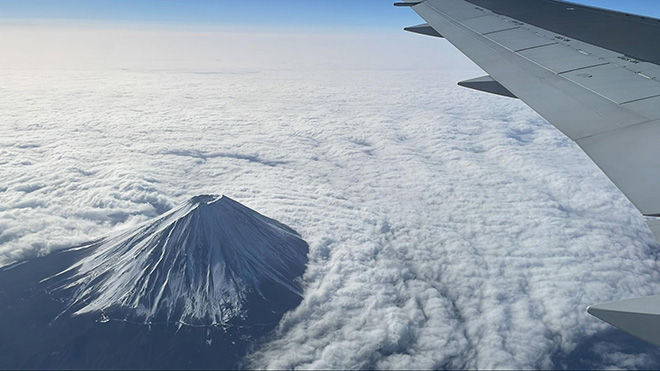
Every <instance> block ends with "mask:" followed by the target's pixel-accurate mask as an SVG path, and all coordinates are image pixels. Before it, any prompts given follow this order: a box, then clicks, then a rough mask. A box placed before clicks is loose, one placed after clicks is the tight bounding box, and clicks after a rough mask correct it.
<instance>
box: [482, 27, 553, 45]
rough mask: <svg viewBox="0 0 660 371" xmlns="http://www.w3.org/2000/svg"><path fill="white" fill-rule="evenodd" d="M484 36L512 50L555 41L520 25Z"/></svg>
mask: <svg viewBox="0 0 660 371" xmlns="http://www.w3.org/2000/svg"><path fill="white" fill-rule="evenodd" d="M486 37H487V38H489V39H491V40H493V41H495V42H496V43H498V44H500V45H502V46H504V47H505V48H507V49H509V50H513V51H518V50H524V49H530V48H538V47H540V46H544V45H551V44H556V43H557V42H556V41H555V40H551V39H548V38H545V37H543V36H541V35H539V34H536V33H534V32H531V31H529V30H526V29H524V28H520V27H518V28H513V29H509V30H503V31H497V32H492V33H489V34H487V35H486Z"/></svg>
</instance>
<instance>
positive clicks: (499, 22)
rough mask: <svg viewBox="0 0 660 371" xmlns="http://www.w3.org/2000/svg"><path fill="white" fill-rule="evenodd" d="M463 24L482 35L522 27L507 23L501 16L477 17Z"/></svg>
mask: <svg viewBox="0 0 660 371" xmlns="http://www.w3.org/2000/svg"><path fill="white" fill-rule="evenodd" d="M463 24H464V25H465V26H467V27H468V28H470V29H472V30H474V31H477V32H478V33H480V34H482V35H483V34H487V33H491V32H497V31H504V30H510V29H513V28H519V27H520V26H519V25H517V24H514V23H511V22H507V21H506V20H504V18H503V17H501V16H497V15H493V14H490V15H484V16H482V17H477V18H470V19H468V20H466V21H463Z"/></svg>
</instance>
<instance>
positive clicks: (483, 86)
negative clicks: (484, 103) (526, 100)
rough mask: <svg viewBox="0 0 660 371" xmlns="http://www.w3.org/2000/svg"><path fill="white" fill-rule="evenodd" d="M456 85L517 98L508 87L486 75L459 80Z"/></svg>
mask: <svg viewBox="0 0 660 371" xmlns="http://www.w3.org/2000/svg"><path fill="white" fill-rule="evenodd" d="M458 85H460V86H463V87H466V88H470V89H475V90H479V91H483V92H486V93H491V94H495V95H501V96H503V97H509V98H518V97H516V96H515V95H514V94H513V93H511V92H510V91H509V89H507V88H505V87H504V86H502V84H500V83H499V82H497V81H496V80H495V79H493V78H492V77H490V76H488V75H486V76H482V77H477V78H476V79H470V80H465V81H461V82H459V83H458Z"/></svg>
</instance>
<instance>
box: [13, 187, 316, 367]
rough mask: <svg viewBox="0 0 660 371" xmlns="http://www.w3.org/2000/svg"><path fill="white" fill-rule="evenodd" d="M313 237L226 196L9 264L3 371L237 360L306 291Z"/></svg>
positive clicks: (212, 363)
mask: <svg viewBox="0 0 660 371" xmlns="http://www.w3.org/2000/svg"><path fill="white" fill-rule="evenodd" d="M307 253H308V245H307V243H306V242H305V241H303V240H302V239H301V238H300V236H299V235H298V234H297V233H296V232H295V231H293V230H292V229H291V228H289V227H287V226H285V225H284V224H282V223H279V222H277V221H275V220H273V219H270V218H267V217H265V216H263V215H261V214H259V213H257V212H256V211H254V210H251V209H249V208H247V207H245V206H243V205H241V204H240V203H238V202H236V201H234V200H232V199H230V198H228V197H226V196H214V195H203V196H197V197H194V198H192V199H190V200H189V201H187V202H185V203H184V204H182V205H180V206H179V207H176V208H174V209H172V210H170V211H169V212H167V213H165V214H163V215H162V216H160V217H158V218H156V219H154V220H151V221H149V222H147V223H144V224H142V225H140V226H137V227H135V228H133V229H131V230H128V231H125V232H123V233H119V234H117V235H115V236H112V237H108V238H104V239H102V240H99V241H95V242H92V243H90V244H87V245H84V246H80V247H75V248H71V249H68V250H64V251H60V252H57V253H53V254H51V255H49V256H46V257H42V258H37V259H33V260H29V261H25V262H20V263H16V264H14V265H11V266H8V267H4V268H2V269H0V348H2V349H4V350H3V352H1V353H0V368H43V367H48V368H53V367H54V368H195V369H200V368H236V367H238V366H240V362H241V358H242V356H243V355H244V354H245V352H246V351H247V350H248V349H249V348H250V347H252V346H254V345H255V344H256V343H257V342H258V341H259V339H261V338H262V337H263V336H265V335H267V334H268V333H269V332H270V331H271V330H272V329H274V328H275V327H276V325H277V323H278V322H279V320H280V319H281V317H282V316H283V315H284V313H286V312H287V311H288V310H291V309H293V308H295V307H296V306H297V305H298V304H299V303H300V301H301V300H302V296H301V295H302V289H301V286H300V282H299V279H300V277H301V276H302V274H303V273H304V271H305V266H306V263H307Z"/></svg>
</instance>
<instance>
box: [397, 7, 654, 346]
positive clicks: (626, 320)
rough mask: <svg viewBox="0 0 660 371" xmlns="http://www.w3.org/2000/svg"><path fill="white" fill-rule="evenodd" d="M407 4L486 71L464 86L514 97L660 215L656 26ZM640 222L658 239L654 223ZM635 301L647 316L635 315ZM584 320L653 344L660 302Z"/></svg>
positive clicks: (631, 304) (646, 210)
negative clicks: (610, 326)
mask: <svg viewBox="0 0 660 371" xmlns="http://www.w3.org/2000/svg"><path fill="white" fill-rule="evenodd" d="M407 3H409V5H410V7H411V8H412V9H413V10H414V11H415V12H416V13H417V14H419V16H420V17H422V18H423V19H424V20H425V21H426V22H427V23H426V24H425V26H430V27H432V28H433V30H435V33H437V34H438V35H442V37H443V38H445V39H447V40H448V41H449V42H450V43H452V44H453V45H454V46H455V47H456V48H458V49H459V50H460V51H461V52H462V53H463V54H465V55H466V56H467V57H468V58H470V59H471V60H472V61H474V62H475V63H476V64H477V65H479V67H481V68H482V69H483V70H484V71H486V72H487V73H488V74H489V76H488V77H487V78H485V79H484V78H481V79H475V81H477V82H479V83H478V84H473V83H472V84H465V83H463V84H462V85H464V86H468V87H472V88H476V89H479V90H484V91H488V92H491V93H495V94H497V92H496V91H499V92H506V93H507V94H501V95H507V96H511V97H517V98H519V99H521V100H522V101H523V102H525V103H526V104H527V105H529V106H530V107H531V108H532V109H534V110H535V111H537V112H538V113H539V114H540V115H541V116H543V117H544V118H545V119H547V120H548V121H549V122H550V123H552V124H553V125H554V126H555V127H557V128H558V129H559V130H561V131H562V132H563V133H564V134H565V135H566V136H568V137H569V138H571V139H572V140H574V141H575V142H576V143H577V144H578V145H579V146H580V147H581V148H582V149H583V150H584V151H585V152H586V153H587V155H589V157H590V158H591V159H592V160H593V161H594V162H595V163H596V165H598V166H599V167H600V168H601V170H602V171H603V172H604V173H605V174H606V175H607V176H608V177H609V178H610V180H612V182H613V183H614V184H615V185H616V186H617V187H618V188H619V189H620V190H621V191H622V192H623V193H624V194H625V195H626V197H628V199H629V200H630V201H631V202H632V203H633V204H634V205H635V206H636V207H637V208H638V209H639V210H640V212H641V213H642V214H643V215H645V216H647V217H653V218H658V217H660V197H659V193H660V156H658V150H657V148H658V144H657V141H658V138H660V37H658V35H660V20H656V19H653V18H649V17H642V16H636V15H631V14H625V13H619V12H614V11H609V10H604V9H598V8H592V7H587V6H583V5H578V4H573V3H568V2H564V1H557V0H507V1H502V0H425V1H421V2H420V1H414V2H412V1H407ZM426 31H427V34H428V32H429V30H428V29H427V30H426ZM470 81H472V80H469V81H468V82H470ZM470 85H472V86H470ZM480 87H490V88H489V89H486V88H483V89H480ZM493 87H497V89H496V90H494V89H493ZM491 90H492V91H491ZM647 223H648V224H649V227H650V229H651V230H652V232H653V233H654V235H655V236H656V238H657V239H659V240H660V219H650V220H649V221H648V222H647ZM640 303H642V304H643V305H644V308H647V309H646V310H645V311H642V312H640V311H639V310H637V309H635V306H637V305H641V304H640ZM648 308H658V310H651V309H648ZM589 313H591V314H592V315H594V316H596V317H598V318H601V319H603V320H604V321H607V322H609V323H611V324H613V325H615V326H617V327H620V328H621V329H623V330H625V331H627V332H629V333H631V334H633V335H635V336H638V337H640V338H642V339H644V340H646V341H649V342H651V343H654V344H656V345H660V296H656V297H649V298H643V299H635V300H633V301H626V302H615V303H607V304H602V305H597V306H592V307H590V308H589ZM644 324H647V326H644ZM656 328H657V329H658V331H655V330H650V329H656Z"/></svg>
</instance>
